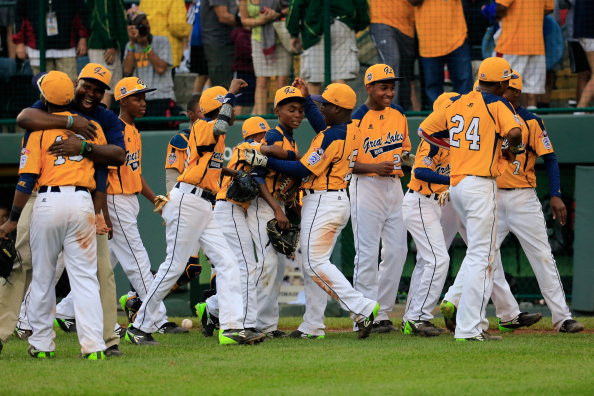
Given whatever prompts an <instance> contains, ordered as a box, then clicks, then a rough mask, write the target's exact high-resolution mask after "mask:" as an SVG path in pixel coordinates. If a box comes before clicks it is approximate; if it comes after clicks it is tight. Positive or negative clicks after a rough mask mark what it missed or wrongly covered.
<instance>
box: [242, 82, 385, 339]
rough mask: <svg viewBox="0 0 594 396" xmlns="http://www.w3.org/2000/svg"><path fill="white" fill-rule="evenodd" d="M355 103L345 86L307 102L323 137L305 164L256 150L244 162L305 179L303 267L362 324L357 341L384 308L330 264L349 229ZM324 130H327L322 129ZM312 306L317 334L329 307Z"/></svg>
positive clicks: (301, 85) (302, 85)
mask: <svg viewBox="0 0 594 396" xmlns="http://www.w3.org/2000/svg"><path fill="white" fill-rule="evenodd" d="M295 84H296V85H298V87H299V89H300V90H301V91H303V92H304V94H306V95H307V93H306V88H307V86H306V85H305V83H304V82H303V80H300V79H298V80H296V83H295ZM312 99H313V100H315V101H317V102H320V103H322V106H321V109H320V110H317V107H316V106H315V105H314V104H313V102H312ZM356 100H357V99H356V95H355V92H354V91H353V90H352V89H351V88H350V87H349V86H347V85H346V84H330V85H329V86H328V88H326V90H325V91H324V93H323V94H322V95H315V96H313V97H308V98H307V99H306V105H305V110H306V115H307V118H308V120H310V123H311V125H312V126H313V127H314V130H316V131H317V132H319V133H318V135H317V136H316V137H315V138H314V140H313V141H312V144H311V146H310V148H309V150H308V151H307V154H306V155H305V156H304V157H303V158H301V160H299V161H282V160H277V159H275V158H268V157H266V156H263V155H262V154H260V153H258V152H255V151H253V150H249V151H248V150H246V160H247V161H248V162H250V163H252V164H254V163H255V162H256V163H258V165H261V166H267V167H269V168H271V169H273V170H275V171H277V172H279V173H283V174H287V175H290V176H293V177H296V178H300V179H302V180H303V182H302V187H303V189H304V197H303V207H302V209H301V251H302V264H303V268H304V270H305V271H306V272H307V274H308V275H309V276H310V277H311V279H312V280H313V281H314V282H315V283H316V284H317V285H318V286H319V287H320V288H321V289H323V290H324V291H325V292H326V293H328V294H329V295H330V296H332V297H333V298H335V299H336V300H337V301H338V302H339V303H340V305H341V307H342V308H343V309H345V310H347V311H350V312H351V318H352V319H353V320H354V321H355V322H356V323H357V325H358V332H359V334H358V337H359V338H367V337H368V336H369V333H370V332H371V330H372V328H373V322H374V319H375V317H376V315H377V314H378V311H379V309H380V305H379V304H378V303H377V302H376V301H373V300H370V299H367V298H365V297H364V296H363V294H362V293H361V292H358V291H357V290H355V289H354V288H353V287H352V286H351V284H350V283H349V281H348V280H347V279H346V278H345V277H344V275H343V274H342V273H341V272H340V270H338V268H336V266H334V265H333V264H332V263H331V262H330V255H331V254H332V249H333V247H334V244H335V243H336V239H337V238H338V236H339V235H340V231H342V229H343V228H344V227H345V226H346V224H347V222H348V219H349V214H350V203H349V198H348V195H347V194H346V185H347V183H348V181H349V180H350V179H351V173H352V171H353V167H354V164H355V161H356V157H357V152H358V147H359V141H358V139H359V136H358V135H359V131H358V129H357V127H356V126H355V125H354V123H353V122H352V120H351V112H352V109H353V108H354V107H355V103H356ZM322 125H324V127H321V126H322ZM326 125H328V127H326ZM248 153H249V155H248ZM264 153H266V152H265V150H264ZM310 285H311V283H309V284H308V283H306V284H305V287H306V288H311V286H310ZM308 293H310V296H311V295H314V294H312V292H311V290H308V291H306V295H307V294H308ZM311 307H312V309H314V307H315V309H316V310H317V309H321V314H320V313H319V312H312V316H314V317H315V318H319V317H320V316H321V318H322V325H321V326H320V325H319V324H313V326H316V327H317V329H311V330H318V329H319V328H320V327H321V329H322V331H323V327H324V326H323V314H324V310H323V308H324V307H325V303H324V304H321V303H317V304H312V305H311ZM304 319H306V318H305V317H304ZM305 324H306V323H305V322H304V325H305ZM304 330H306V329H303V330H302V327H301V326H300V328H299V330H298V331H300V332H301V333H302V334H304V335H305V336H306V337H307V335H315V333H310V332H308V331H311V330H306V331H304Z"/></svg>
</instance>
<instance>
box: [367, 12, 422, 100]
mask: <svg viewBox="0 0 594 396" xmlns="http://www.w3.org/2000/svg"><path fill="white" fill-rule="evenodd" d="M369 8H370V11H371V24H370V25H369V34H371V40H373V44H374V45H375V48H376V49H377V53H378V55H379V57H380V60H381V63H385V64H386V65H389V66H391V67H392V69H394V74H395V75H396V76H398V77H402V78H403V80H402V81H397V82H396V96H394V100H393V101H394V102H396V103H398V104H399V105H400V106H402V108H404V110H412V108H413V105H412V101H411V94H412V92H413V89H414V82H413V79H414V63H415V52H416V48H415V15H414V9H413V7H412V5H410V3H409V2H408V0H370V1H369Z"/></svg>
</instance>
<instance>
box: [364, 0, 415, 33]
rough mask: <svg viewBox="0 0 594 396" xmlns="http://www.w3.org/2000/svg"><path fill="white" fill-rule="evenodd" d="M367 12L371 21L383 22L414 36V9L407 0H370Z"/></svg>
mask: <svg viewBox="0 0 594 396" xmlns="http://www.w3.org/2000/svg"><path fill="white" fill-rule="evenodd" d="M369 12H370V14H371V23H383V24H384V25H388V26H392V27H394V28H396V29H398V30H400V31H401V32H402V33H403V34H406V35H407V36H408V37H413V38H414V37H415V11H414V9H413V6H412V5H411V4H410V3H409V2H408V0H372V1H370V2H369Z"/></svg>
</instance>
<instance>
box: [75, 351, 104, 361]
mask: <svg viewBox="0 0 594 396" xmlns="http://www.w3.org/2000/svg"><path fill="white" fill-rule="evenodd" d="M78 357H79V358H83V359H87V360H105V353H104V352H103V351H99V352H91V353H81V354H80V355H78Z"/></svg>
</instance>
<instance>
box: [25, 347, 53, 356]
mask: <svg viewBox="0 0 594 396" xmlns="http://www.w3.org/2000/svg"><path fill="white" fill-rule="evenodd" d="M27 352H28V353H29V355H31V356H32V357H34V358H37V359H51V358H53V357H55V354H54V352H43V351H38V350H37V349H35V348H34V347H33V345H30V346H29V349H28V350H27Z"/></svg>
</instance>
